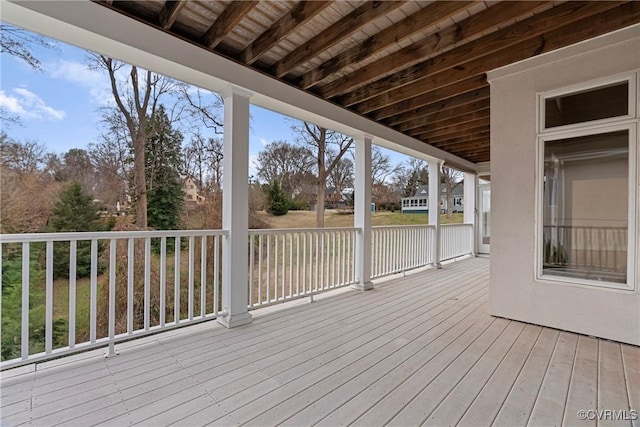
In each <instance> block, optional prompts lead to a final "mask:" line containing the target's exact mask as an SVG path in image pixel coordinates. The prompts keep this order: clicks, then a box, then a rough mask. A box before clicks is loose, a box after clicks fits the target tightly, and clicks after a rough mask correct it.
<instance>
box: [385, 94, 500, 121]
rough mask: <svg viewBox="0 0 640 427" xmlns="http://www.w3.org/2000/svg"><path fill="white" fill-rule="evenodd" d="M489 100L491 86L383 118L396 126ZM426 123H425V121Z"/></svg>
mask: <svg viewBox="0 0 640 427" xmlns="http://www.w3.org/2000/svg"><path fill="white" fill-rule="evenodd" d="M485 100H489V86H486V87H483V88H482V89H475V90H472V91H469V92H466V93H463V94H461V95H457V96H454V97H451V98H448V99H445V100H443V101H439V102H436V103H434V104H430V105H427V106H424V107H420V108H417V109H415V110H414V111H409V112H405V113H399V114H397V115H395V116H393V117H389V118H387V119H385V120H381V122H383V123H384V124H386V125H387V126H396V125H398V124H401V123H407V122H409V121H411V120H420V119H423V118H425V117H429V116H431V115H433V114H436V113H442V114H446V112H447V111H449V110H453V109H456V108H461V107H464V106H468V105H469V104H473V103H476V102H480V101H485ZM423 124H424V123H423Z"/></svg>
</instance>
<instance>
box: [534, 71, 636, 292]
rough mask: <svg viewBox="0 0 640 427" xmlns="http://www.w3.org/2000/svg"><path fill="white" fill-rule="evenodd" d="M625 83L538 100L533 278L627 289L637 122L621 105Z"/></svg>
mask: <svg viewBox="0 0 640 427" xmlns="http://www.w3.org/2000/svg"><path fill="white" fill-rule="evenodd" d="M631 81H632V79H630V78H628V79H625V80H623V81H622V82H614V83H611V84H608V85H601V86H595V87H594V88H593V89H583V90H580V91H577V92H572V93H565V94H560V95H553V96H548V97H547V96H544V95H543V96H541V97H540V102H541V103H542V104H544V108H543V110H542V111H543V112H544V114H543V115H542V119H543V123H542V125H543V126H542V127H543V129H547V130H546V131H542V132H541V133H540V137H539V141H540V145H539V149H540V159H539V171H540V174H539V176H540V179H539V182H538V185H539V190H540V191H539V197H540V199H539V207H540V208H539V212H538V215H539V230H538V232H539V240H538V256H539V259H540V262H539V263H538V264H539V267H538V274H539V276H540V277H543V278H545V279H551V280H560V281H569V282H572V283H582V284H590V285H594V284H595V285H604V286H612V287H626V288H628V287H633V286H634V285H633V284H634V281H633V272H634V268H635V267H634V260H635V254H634V251H635V244H634V242H635V214H634V212H635V206H636V202H635V200H636V199H635V197H636V196H635V185H634V183H635V180H636V178H635V170H636V165H635V153H636V145H637V135H636V126H637V119H635V118H632V119H629V114H630V113H634V114H635V112H634V111H633V109H632V108H630V107H629V105H630V103H629V99H635V96H636V94H635V91H633V92H632V91H631V90H630V89H631V88H633V87H635V85H632V84H630V82H631ZM601 119H607V120H606V121H600V120H601ZM594 120H598V121H599V122H597V123H594ZM566 125H572V126H569V127H567V126H566ZM554 127H563V128H559V129H554ZM630 242H631V244H630ZM627 284H629V285H628V286H624V285H627Z"/></svg>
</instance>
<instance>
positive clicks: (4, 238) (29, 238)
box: [0, 230, 229, 243]
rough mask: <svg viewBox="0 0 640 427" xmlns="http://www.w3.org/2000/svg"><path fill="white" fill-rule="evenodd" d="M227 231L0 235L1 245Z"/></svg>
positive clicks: (206, 233)
mask: <svg viewBox="0 0 640 427" xmlns="http://www.w3.org/2000/svg"><path fill="white" fill-rule="evenodd" d="M228 235H229V231H227V230H144V231H96V232H91V231H85V232H67V233H23V234H0V243H23V242H48V241H55V242H57V241H70V240H94V239H97V240H110V239H129V238H147V237H150V238H155V237H191V236H228Z"/></svg>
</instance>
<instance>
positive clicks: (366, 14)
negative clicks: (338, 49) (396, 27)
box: [272, 1, 405, 77]
mask: <svg viewBox="0 0 640 427" xmlns="http://www.w3.org/2000/svg"><path fill="white" fill-rule="evenodd" d="M404 3H405V2H404V1H370V2H366V3H364V4H363V5H362V6H360V7H358V8H357V9H355V10H354V11H353V12H351V13H349V14H348V15H347V16H345V17H344V18H342V19H340V20H339V21H338V22H336V23H335V24H333V25H331V26H330V27H329V28H328V29H327V30H326V31H324V32H322V33H320V34H318V35H317V36H316V37H313V38H312V39H311V40H309V41H307V42H306V43H304V44H302V45H301V46H300V47H298V48H297V49H295V50H294V51H293V52H291V53H290V54H289V55H287V56H286V57H285V58H284V59H282V60H281V61H279V62H278V63H276V64H275V66H274V67H272V72H273V74H275V76H276V77H283V76H284V75H285V74H288V73H289V72H291V71H292V70H294V69H295V68H297V67H299V66H300V65H302V64H303V63H305V62H306V61H308V60H310V59H311V58H313V57H315V56H317V55H318V54H320V53H322V52H324V51H325V50H327V49H329V48H330V47H332V46H334V45H335V44H336V43H338V42H340V41H342V40H344V39H345V38H347V37H349V36H350V35H351V34H353V33H354V32H355V31H357V30H359V29H360V28H362V27H363V26H364V25H366V24H368V23H369V22H371V21H372V20H374V19H376V18H379V17H381V16H384V15H386V14H387V13H389V12H391V11H392V10H394V9H396V8H398V7H400V6H402V5H403V4H404Z"/></svg>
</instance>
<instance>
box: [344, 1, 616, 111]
mask: <svg viewBox="0 0 640 427" xmlns="http://www.w3.org/2000/svg"><path fill="white" fill-rule="evenodd" d="M607 4H609V3H607ZM607 4H605V5H607ZM582 12H584V13H585V14H587V13H588V15H589V16H587V17H584V15H580V14H574V15H572V18H576V17H580V18H583V19H581V20H578V21H576V22H568V23H567V25H561V26H559V27H556V28H554V29H553V30H551V31H548V32H545V33H543V34H537V33H536V32H532V34H531V35H533V36H534V37H532V38H527V39H526V40H524V41H522V42H520V43H517V44H513V45H511V46H508V47H506V48H505V49H501V50H498V51H495V52H492V51H488V52H487V55H486V56H480V57H478V58H476V59H473V60H471V61H469V62H466V63H462V64H460V65H458V66H456V67H453V68H448V69H445V70H442V71H440V72H438V73H436V74H433V75H431V76H429V75H428V74H429V72H427V73H426V74H427V75H426V76H425V77H426V78H419V79H417V80H415V81H414V82H412V83H410V84H407V85H405V86H402V87H400V88H397V89H394V90H393V91H389V92H385V93H383V94H381V95H378V96H375V97H373V98H370V99H367V100H366V101H363V102H362V103H360V104H358V106H357V108H356V111H360V112H367V111H370V110H372V109H375V108H381V107H384V106H388V105H390V104H392V103H394V102H400V101H403V100H405V99H408V98H415V97H420V96H421V95H423V94H426V93H427V92H430V91H433V90H434V88H439V87H441V86H444V85H452V84H455V83H457V82H458V81H461V80H463V79H468V78H471V77H473V76H479V75H484V73H485V72H486V71H489V70H492V69H495V68H498V67H502V66H504V65H507V64H511V63H513V62H517V61H520V60H523V59H526V58H530V57H532V56H536V55H539V54H540V53H543V52H546V51H549V50H553V49H556V48H557V47H558V46H563V45H566V44H567V42H566V40H567V35H568V34H571V35H573V36H574V37H575V35H576V34H584V38H588V37H589V36H590V35H591V34H600V33H601V32H602V24H601V22H602V18H601V15H602V14H607V13H609V14H614V15H619V13H618V12H617V10H616V9H611V10H609V11H604V12H601V11H598V13H597V14H595V13H593V11H592V9H589V11H587V10H582ZM541 15H542V14H540V15H538V16H541ZM532 19H533V18H532ZM627 19H628V17H627ZM527 21H528V20H525V21H522V22H521V23H522V24H525V23H526V22H527ZM615 21H616V19H615V17H612V19H611V20H607V21H606V22H607V24H606V25H607V26H608V27H609V28H610V27H611V22H615ZM614 28H617V25H616V27H614ZM607 30H608V29H607ZM481 40H482V39H480V40H478V41H481ZM551 47H553V48H551ZM460 49H461V50H465V49H464V46H463V47H461V48H460ZM452 53H453V51H451V52H449V53H445V54H444V56H446V55H449V54H452ZM463 55H467V54H466V53H464V54H463ZM468 56H470V55H468ZM435 59H437V58H435ZM438 68H440V67H432V68H431V69H430V71H431V70H434V69H436V70H437V69H438Z"/></svg>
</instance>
